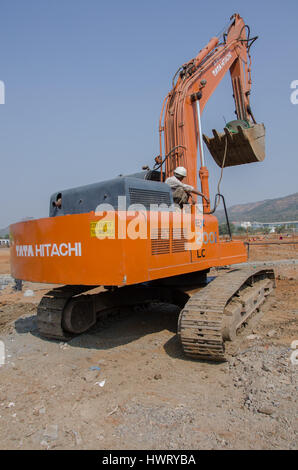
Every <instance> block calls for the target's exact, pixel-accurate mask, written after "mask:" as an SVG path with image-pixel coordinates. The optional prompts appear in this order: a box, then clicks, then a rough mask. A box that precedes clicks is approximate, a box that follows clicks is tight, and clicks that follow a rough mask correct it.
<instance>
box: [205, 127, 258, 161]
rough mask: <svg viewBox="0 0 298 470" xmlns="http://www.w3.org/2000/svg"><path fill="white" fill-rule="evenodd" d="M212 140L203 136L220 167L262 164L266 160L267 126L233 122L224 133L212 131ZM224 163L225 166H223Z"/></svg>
mask: <svg viewBox="0 0 298 470" xmlns="http://www.w3.org/2000/svg"><path fill="white" fill-rule="evenodd" d="M212 132H213V136H214V137H212V138H209V137H207V136H206V135H203V138H204V142H205V144H206V145H207V147H208V149H209V152H210V153H211V155H212V157H213V158H214V160H215V162H216V163H217V164H218V166H220V167H227V166H235V165H243V164H245V163H254V162H262V161H263V160H264V158H265V126H264V124H254V125H250V124H249V123H248V122H247V121H238V120H237V121H231V122H229V123H228V124H227V125H226V127H225V128H224V133H218V132H217V131H216V130H215V129H213V130H212ZM223 163H224V164H223Z"/></svg>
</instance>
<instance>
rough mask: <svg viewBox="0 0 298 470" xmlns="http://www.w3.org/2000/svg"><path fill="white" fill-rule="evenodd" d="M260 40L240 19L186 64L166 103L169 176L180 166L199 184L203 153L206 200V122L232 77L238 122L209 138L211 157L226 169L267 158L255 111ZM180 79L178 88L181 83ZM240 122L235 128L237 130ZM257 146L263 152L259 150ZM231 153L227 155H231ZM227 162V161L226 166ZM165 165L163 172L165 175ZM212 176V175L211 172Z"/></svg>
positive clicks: (163, 129) (163, 126)
mask: <svg viewBox="0 0 298 470" xmlns="http://www.w3.org/2000/svg"><path fill="white" fill-rule="evenodd" d="M256 39H257V38H256V37H255V38H250V30H249V27H248V26H247V25H245V23H244V21H243V19H242V18H241V17H240V16H239V15H238V14H235V15H233V16H232V17H231V21H230V24H229V26H228V28H227V30H226V33H225V34H224V35H223V41H222V42H220V39H219V37H213V38H212V39H211V40H210V42H209V43H208V45H207V46H206V47H205V48H204V49H202V50H201V51H200V52H199V54H198V55H197V56H196V57H195V58H194V59H192V60H190V61H189V62H187V63H186V64H184V65H183V66H182V67H180V69H179V70H178V71H177V73H176V74H175V76H174V79H173V88H172V90H171V91H170V93H169V94H168V95H167V97H166V98H165V101H164V104H163V107H162V112H161V116H160V122H159V132H160V155H162V134H164V154H165V157H164V158H163V159H161V162H162V164H164V165H165V168H164V169H165V175H166V177H168V176H170V175H172V174H173V171H174V169H175V168H176V167H177V166H184V167H186V168H187V170H188V177H187V180H188V181H187V182H188V184H191V185H193V186H196V185H197V154H198V147H199V150H200V152H199V154H200V178H201V186H202V190H203V192H204V193H205V195H206V196H207V197H208V196H209V190H208V184H207V180H208V172H207V169H206V167H205V162H204V155H203V144H202V131H201V123H200V117H201V113H202V112H203V110H204V108H205V106H206V104H207V102H208V100H209V98H210V97H211V95H212V94H213V92H214V91H215V89H216V88H217V86H218V85H219V83H220V82H221V80H222V79H223V77H224V76H225V75H226V73H228V71H229V72H230V76H231V80H232V86H233V97H234V100H235V107H236V111H235V112H236V115H237V119H238V121H233V122H232V125H231V128H230V129H227V128H226V129H225V133H223V134H218V133H217V132H216V131H215V130H214V131H213V134H214V137H213V139H209V138H208V137H206V136H204V140H205V143H206V144H207V146H208V148H209V151H210V153H211V154H212V156H213V158H214V159H215V161H216V162H217V163H218V164H219V165H220V166H231V165H237V164H243V163H250V162H253V161H261V160H263V159H264V151H263V147H262V143H263V142H262V139H264V133H265V130H264V126H263V124H258V125H257V124H256V121H255V119H254V117H253V115H252V112H251V108H250V101H249V98H250V91H251V58H250V53H249V50H250V46H251V44H252V43H253V42H254V41H255V40H256ZM177 75H178V79H177V81H176V83H175V79H176V77H177ZM233 123H234V125H233ZM255 141H257V144H258V145H259V148H257V149H256V148H255V145H254V144H255ZM225 153H227V155H225ZM223 159H224V161H223ZM162 164H161V163H160V166H159V168H161V170H162V171H163V168H162V166H163V165H162ZM206 172H207V173H206Z"/></svg>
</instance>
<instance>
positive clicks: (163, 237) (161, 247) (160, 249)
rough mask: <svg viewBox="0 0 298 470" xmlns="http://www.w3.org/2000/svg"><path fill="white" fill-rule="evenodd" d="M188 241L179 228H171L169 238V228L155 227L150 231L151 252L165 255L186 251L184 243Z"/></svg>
mask: <svg viewBox="0 0 298 470" xmlns="http://www.w3.org/2000/svg"><path fill="white" fill-rule="evenodd" d="M188 241H189V240H187V238H185V236H184V233H183V229H181V228H173V229H172V231H171V240H170V237H169V229H161V228H159V229H155V230H153V231H152V232H151V254H152V255H165V254H169V253H182V252H184V251H186V250H185V243H187V242H188ZM170 247H171V249H170Z"/></svg>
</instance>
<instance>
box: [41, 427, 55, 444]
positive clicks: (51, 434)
mask: <svg viewBox="0 0 298 470" xmlns="http://www.w3.org/2000/svg"><path fill="white" fill-rule="evenodd" d="M43 437H44V438H45V439H47V440H48V441H55V440H56V439H58V424H48V426H47V427H46V430H45V432H44V434H43Z"/></svg>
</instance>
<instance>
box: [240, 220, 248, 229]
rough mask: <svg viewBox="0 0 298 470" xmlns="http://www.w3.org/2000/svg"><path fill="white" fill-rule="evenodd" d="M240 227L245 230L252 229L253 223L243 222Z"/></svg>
mask: <svg viewBox="0 0 298 470" xmlns="http://www.w3.org/2000/svg"><path fill="white" fill-rule="evenodd" d="M240 226H241V227H243V228H245V229H246V228H250V227H251V222H241V223H240Z"/></svg>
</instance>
